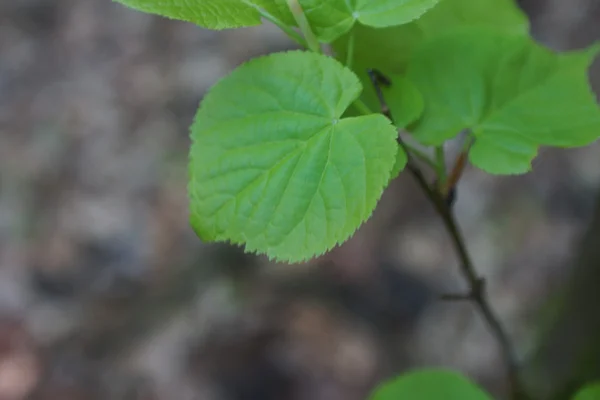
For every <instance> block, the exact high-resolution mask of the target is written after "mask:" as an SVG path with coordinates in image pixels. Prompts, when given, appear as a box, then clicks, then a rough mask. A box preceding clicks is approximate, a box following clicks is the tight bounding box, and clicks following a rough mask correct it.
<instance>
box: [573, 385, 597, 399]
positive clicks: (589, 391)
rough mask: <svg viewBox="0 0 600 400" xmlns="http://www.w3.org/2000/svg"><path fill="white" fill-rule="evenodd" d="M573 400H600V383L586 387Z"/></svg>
mask: <svg viewBox="0 0 600 400" xmlns="http://www.w3.org/2000/svg"><path fill="white" fill-rule="evenodd" d="M571 400H600V382H596V383H592V384H589V385H586V386H584V387H583V388H582V389H581V390H580V391H579V392H577V394H575V396H574V397H573V398H572V399H571Z"/></svg>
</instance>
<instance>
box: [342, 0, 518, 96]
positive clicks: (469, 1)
mask: <svg viewBox="0 0 600 400" xmlns="http://www.w3.org/2000/svg"><path fill="white" fill-rule="evenodd" d="M469 26H473V27H492V28H494V29H495V30H498V31H501V32H506V33H522V34H525V33H527V31H528V30H529V23H528V21H527V18H526V16H525V14H524V13H523V12H522V11H521V10H520V9H519V8H518V7H517V6H516V5H515V3H514V0H478V1H473V0H441V1H440V2H439V4H438V5H436V6H435V7H433V8H432V9H431V10H430V11H428V12H427V13H425V14H424V15H423V16H422V17H421V18H419V19H417V20H416V21H414V22H411V23H409V24H406V25H401V26H392V27H388V28H384V29H377V28H373V27H369V26H364V25H361V24H357V25H355V26H354V27H353V28H352V30H351V31H350V32H349V33H348V34H346V35H344V36H342V37H341V38H339V39H338V40H336V41H335V42H334V43H333V47H334V50H335V52H336V55H337V57H338V59H340V60H346V59H347V57H348V49H349V44H350V38H351V37H352V38H353V40H352V41H353V45H352V48H353V49H352V50H353V51H352V53H353V55H354V56H353V57H352V58H353V59H352V69H353V70H354V71H355V72H356V74H357V75H358V76H359V78H360V79H361V82H363V85H364V86H365V88H366V89H365V93H364V94H363V100H364V101H365V103H367V105H369V106H370V107H375V106H376V104H377V98H376V97H375V92H374V90H373V88H372V85H370V82H369V79H368V76H367V74H366V70H367V68H374V69H377V70H379V71H381V72H383V73H385V74H388V75H390V74H401V73H404V72H405V70H406V67H407V64H408V62H409V60H410V59H411V56H412V52H413V51H414V49H415V48H416V47H418V46H419V45H420V44H421V43H422V42H423V41H424V40H427V39H428V38H433V37H436V36H440V35H443V34H445V33H448V32H451V31H453V30H456V29H462V28H464V27H469Z"/></svg>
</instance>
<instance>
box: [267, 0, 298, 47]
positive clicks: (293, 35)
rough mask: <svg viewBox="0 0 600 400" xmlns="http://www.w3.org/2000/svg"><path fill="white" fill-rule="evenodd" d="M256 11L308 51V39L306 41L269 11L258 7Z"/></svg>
mask: <svg viewBox="0 0 600 400" xmlns="http://www.w3.org/2000/svg"><path fill="white" fill-rule="evenodd" d="M256 9H257V10H258V12H259V13H260V15H261V16H262V17H263V18H264V19H266V20H268V21H270V22H271V23H273V24H274V25H277V27H279V29H281V30H282V31H283V32H284V33H285V34H286V35H288V36H289V37H290V39H292V40H293V41H295V42H296V43H298V44H299V45H300V46H302V47H304V48H306V49H307V48H308V42H307V41H306V39H304V38H303V37H302V35H301V34H299V33H298V32H296V31H295V30H294V29H293V28H292V27H291V26H289V25H287V24H285V23H284V22H283V21H281V20H280V19H279V18H277V17H276V16H274V15H273V14H271V13H269V12H268V11H267V10H264V9H262V8H260V7H257V8H256Z"/></svg>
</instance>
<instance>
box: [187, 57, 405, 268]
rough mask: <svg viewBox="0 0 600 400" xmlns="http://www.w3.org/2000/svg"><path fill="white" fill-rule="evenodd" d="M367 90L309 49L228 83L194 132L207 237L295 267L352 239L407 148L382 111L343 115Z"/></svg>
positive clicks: (196, 202) (196, 192) (197, 209)
mask: <svg viewBox="0 0 600 400" xmlns="http://www.w3.org/2000/svg"><path fill="white" fill-rule="evenodd" d="M360 91H361V85H360V82H359V81H358V78H357V77H356V76H355V75H354V74H353V73H352V72H351V71H350V70H349V69H347V68H345V67H343V66H342V65H341V64H340V63H338V62H337V61H336V60H334V59H332V58H330V57H327V56H324V55H319V54H315V53H308V52H301V51H293V52H286V53H276V54H273V55H270V56H266V57H261V58H258V59H254V60H252V61H250V62H248V63H247V64H245V65H243V66H241V67H240V68H238V69H237V70H235V71H234V72H233V73H232V74H231V75H230V76H228V77H227V78H225V79H223V80H222V81H220V82H219V83H218V84H217V85H216V86H215V87H214V88H213V89H212V90H211V91H210V92H209V93H208V95H207V96H206V97H205V99H204V101H203V102H202V105H201V107H200V109H199V110H198V113H197V115H196V119H195V122H194V124H193V126H192V128H191V130H192V140H193V143H192V148H191V152H190V168H189V171H190V184H189V195H190V200H191V221H192V225H193V226H194V228H195V230H196V232H197V233H198V235H199V236H200V237H201V238H203V239H205V240H211V241H231V242H233V243H238V244H242V243H244V244H245V248H246V250H247V251H253V252H257V253H264V254H266V255H267V256H269V257H270V258H274V259H278V260H284V261H290V262H297V261H302V260H306V259H308V258H310V257H313V256H316V255H319V254H321V253H324V252H325V251H327V250H329V249H331V248H332V247H333V246H335V245H336V244H337V243H341V242H343V241H345V240H346V239H348V237H350V235H352V233H353V232H354V231H355V230H356V229H357V228H358V227H359V225H360V224H361V223H362V222H363V221H364V220H366V219H367V218H368V217H369V216H370V215H371V213H372V211H373V209H374V208H375V205H376V203H377V201H378V199H379V197H380V196H381V194H382V192H383V189H384V187H385V185H387V183H388V179H389V176H390V171H391V169H392V167H393V166H394V163H395V162H396V155H397V152H398V148H397V145H396V137H397V132H396V129H395V128H394V127H393V126H392V125H391V124H390V121H389V120H388V119H386V118H385V117H383V116H382V115H368V116H361V117H355V118H343V119H342V118H340V117H341V115H342V113H343V112H344V111H345V110H346V108H347V107H348V106H349V105H350V104H351V103H352V102H353V101H354V100H355V99H356V98H357V97H358V95H359V94H360Z"/></svg>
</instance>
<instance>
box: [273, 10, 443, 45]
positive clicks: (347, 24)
mask: <svg viewBox="0 0 600 400" xmlns="http://www.w3.org/2000/svg"><path fill="white" fill-rule="evenodd" d="M280 1H283V0H280ZM438 1H439V0H403V1H398V0H299V3H300V5H301V6H302V8H303V9H304V12H305V13H306V17H307V18H308V20H309V22H310V23H311V26H312V28H313V30H314V32H315V33H316V35H317V37H318V38H319V40H320V41H322V42H324V43H329V42H332V41H333V40H335V39H337V38H339V37H340V36H341V35H343V34H345V33H346V32H348V31H349V30H350V29H352V27H353V26H355V25H365V26H372V27H388V26H396V25H402V24H406V23H408V22H411V21H413V20H415V19H416V18H418V17H420V16H421V15H423V14H424V13H425V12H426V11H427V10H429V9H430V8H432V7H433V6H435V5H436V4H437V3H438ZM357 22H358V23H357Z"/></svg>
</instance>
